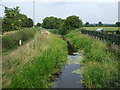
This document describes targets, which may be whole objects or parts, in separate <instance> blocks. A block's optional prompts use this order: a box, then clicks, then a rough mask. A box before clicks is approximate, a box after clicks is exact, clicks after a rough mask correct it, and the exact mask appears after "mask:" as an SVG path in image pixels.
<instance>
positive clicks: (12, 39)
mask: <svg viewBox="0 0 120 90" xmlns="http://www.w3.org/2000/svg"><path fill="white" fill-rule="evenodd" d="M34 35H35V29H33V28H25V29H22V30H19V31H11V32H7V33H5V34H4V35H3V36H2V51H3V53H4V52H8V51H10V50H12V49H15V48H17V47H18V46H19V44H18V43H19V40H22V44H24V43H26V42H27V41H29V40H31V39H32V38H33V37H34Z"/></svg>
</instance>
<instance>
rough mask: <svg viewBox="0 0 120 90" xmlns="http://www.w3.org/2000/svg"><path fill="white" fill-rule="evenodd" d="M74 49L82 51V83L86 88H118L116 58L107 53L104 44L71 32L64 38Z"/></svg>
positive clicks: (119, 84) (76, 32)
mask: <svg viewBox="0 0 120 90" xmlns="http://www.w3.org/2000/svg"><path fill="white" fill-rule="evenodd" d="M65 37H66V38H67V40H69V42H71V44H72V45H74V47H76V48H78V49H82V50H83V51H84V58H83V61H82V62H81V63H83V64H84V68H83V78H84V79H83V83H84V84H85V86H86V87H88V88H110V87H119V86H120V83H119V79H118V70H119V68H118V61H117V57H116V56H115V55H114V54H112V53H111V52H108V47H107V44H106V43H105V42H102V41H99V40H97V39H93V38H91V37H89V36H87V35H83V34H80V33H79V32H78V31H73V32H71V33H69V34H67V35H66V36H65Z"/></svg>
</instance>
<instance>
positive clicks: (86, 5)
mask: <svg viewBox="0 0 120 90" xmlns="http://www.w3.org/2000/svg"><path fill="white" fill-rule="evenodd" d="M118 1H119V0H66V1H65V0H35V23H37V22H42V20H43V19H44V18H45V17H49V16H55V17H58V18H66V17H68V16H70V15H76V16H79V17H80V19H82V21H83V23H85V22H90V23H98V22H99V21H102V22H103V23H107V24H114V23H116V22H117V21H118ZM0 3H2V4H3V5H5V6H7V7H9V8H13V7H16V6H19V7H20V10H21V11H20V12H21V13H22V14H26V15H27V16H28V17H30V18H32V19H33V0H2V1H1V0H0ZM3 16H4V8H3V7H2V6H0V17H3Z"/></svg>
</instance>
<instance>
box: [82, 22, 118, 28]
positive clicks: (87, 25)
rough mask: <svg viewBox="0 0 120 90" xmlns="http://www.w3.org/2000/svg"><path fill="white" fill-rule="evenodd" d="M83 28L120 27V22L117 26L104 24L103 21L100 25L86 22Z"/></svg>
mask: <svg viewBox="0 0 120 90" xmlns="http://www.w3.org/2000/svg"><path fill="white" fill-rule="evenodd" d="M82 26H83V27H98V26H99V27H100V26H103V27H120V22H116V23H115V24H103V23H102V22H101V21H99V22H98V24H90V23H89V22H86V23H85V24H83V25H82Z"/></svg>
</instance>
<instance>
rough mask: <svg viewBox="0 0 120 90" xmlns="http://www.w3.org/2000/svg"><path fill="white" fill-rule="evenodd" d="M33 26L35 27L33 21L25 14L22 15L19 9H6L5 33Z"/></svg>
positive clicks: (3, 26)
mask: <svg viewBox="0 0 120 90" xmlns="http://www.w3.org/2000/svg"><path fill="white" fill-rule="evenodd" d="M31 26H33V21H32V19H30V18H28V17H27V16H26V15H24V14H21V13H20V9H19V7H15V8H13V9H12V8H7V7H6V8H5V17H4V18H3V21H2V30H3V32H5V31H11V30H17V29H20V28H22V27H31Z"/></svg>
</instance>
